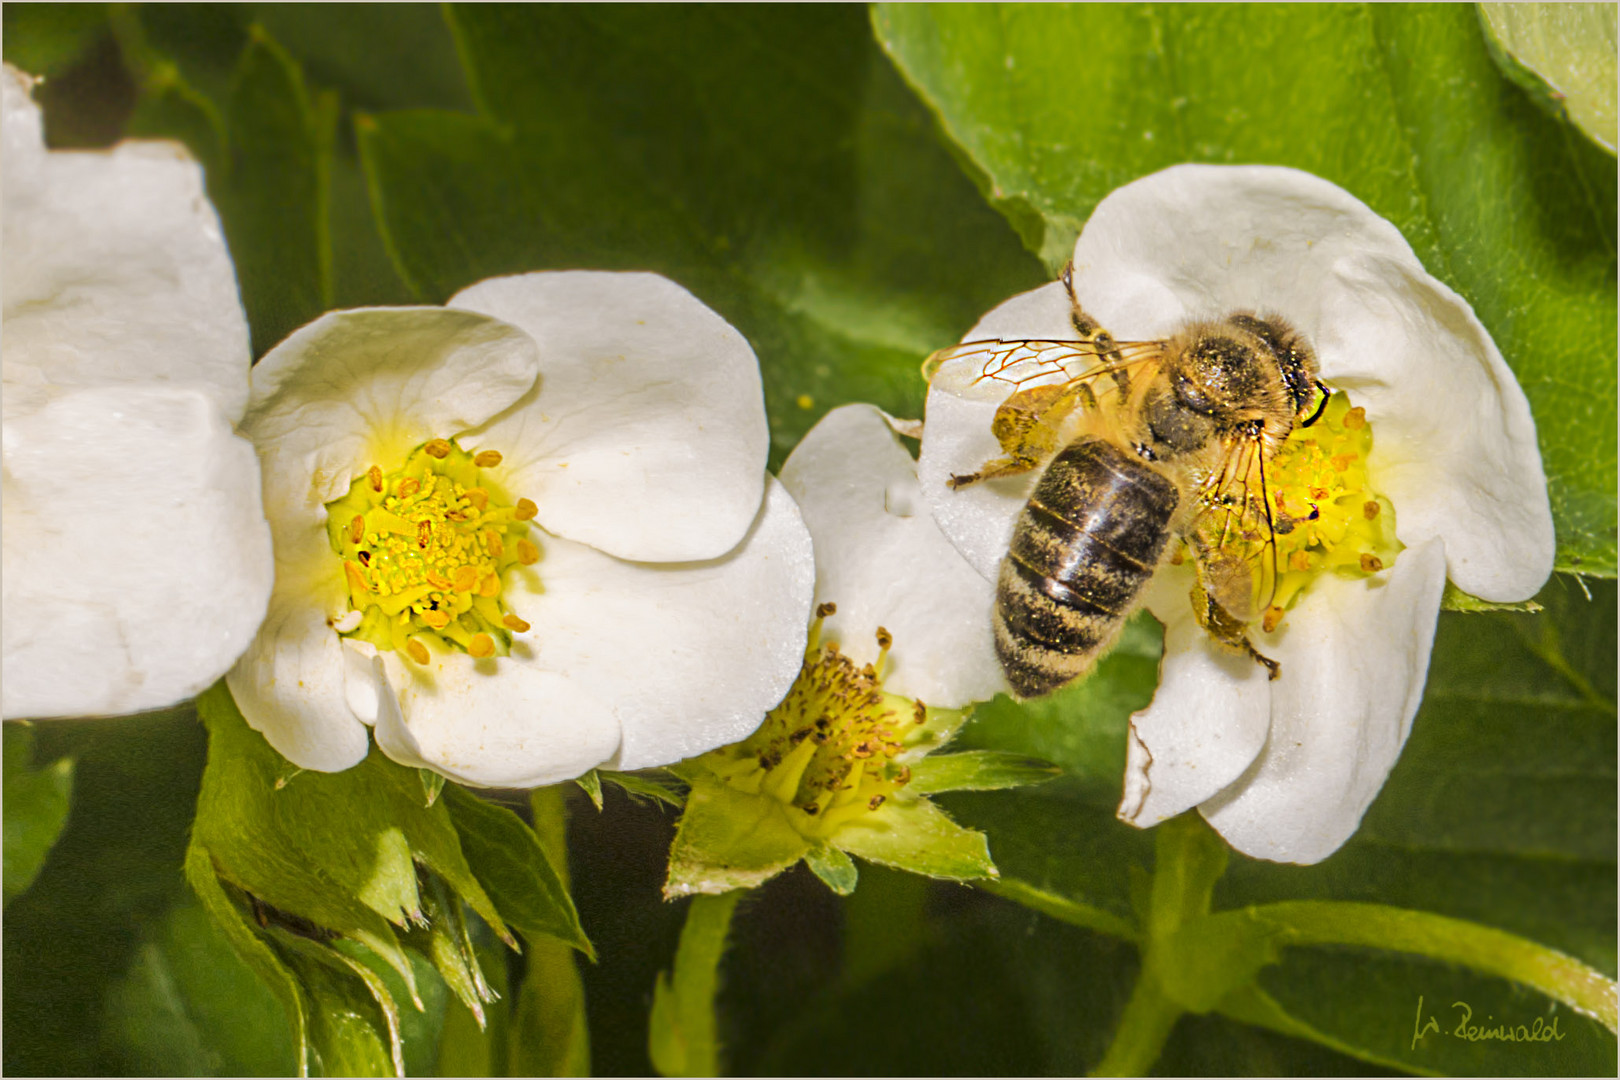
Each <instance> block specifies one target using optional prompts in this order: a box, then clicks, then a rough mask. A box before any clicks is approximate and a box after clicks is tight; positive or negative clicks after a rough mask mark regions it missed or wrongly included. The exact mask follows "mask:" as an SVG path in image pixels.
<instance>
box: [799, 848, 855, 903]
mask: <svg viewBox="0 0 1620 1080" xmlns="http://www.w3.org/2000/svg"><path fill="white" fill-rule="evenodd" d="M804 864H805V865H806V866H808V867H809V868H810V872H811V873H812V874H814V875H816V877H818V878H820V879H821V880H822V882H823V883H824V884H825V885H826V886H827V888H829V889H831V890H832V891H833V892H835V893H837V894H838V895H839V896H848V895H849V894H850V893H852V892H854V891H855V882H856V880H857V877H858V876H859V873H860V872H859V871H858V870H856V869H855V862H854V860H853V859H851V858H850V857H849V856H848V855H846V854H844V853H843V852H842V851H839V850H838V849H837V848H835V847H831V846H829V845H827V844H818V845H817V846H816V847H813V848H811V849H810V850H809V851H807V852H805V854H804Z"/></svg>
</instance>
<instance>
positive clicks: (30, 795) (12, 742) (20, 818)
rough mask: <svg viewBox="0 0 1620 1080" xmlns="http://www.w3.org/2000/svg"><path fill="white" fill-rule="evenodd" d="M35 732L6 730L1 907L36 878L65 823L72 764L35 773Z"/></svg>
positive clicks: (19, 726)
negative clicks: (2, 897) (3, 873)
mask: <svg viewBox="0 0 1620 1080" xmlns="http://www.w3.org/2000/svg"><path fill="white" fill-rule="evenodd" d="M33 754H34V730H33V728H32V727H31V726H30V725H28V724H24V723H17V722H14V723H8V724H6V726H5V830H6V835H5V903H6V904H8V905H9V904H10V903H11V900H12V898H13V897H15V896H20V895H22V893H23V892H25V891H26V890H27V888H28V886H30V885H32V884H33V883H34V878H36V877H38V876H39V871H40V868H41V867H43V866H44V865H45V856H46V855H48V854H50V850H51V846H52V845H54V844H55V843H56V838H57V837H58V836H59V835H61V832H62V826H63V825H65V824H67V816H68V797H69V795H70V794H71V793H72V791H73V761H72V759H71V758H65V757H64V758H60V759H58V760H57V761H53V762H52V763H51V764H49V765H46V766H44V767H43V768H38V769H36V768H34V764H33Z"/></svg>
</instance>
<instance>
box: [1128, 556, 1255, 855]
mask: <svg viewBox="0 0 1620 1080" xmlns="http://www.w3.org/2000/svg"><path fill="white" fill-rule="evenodd" d="M1192 583H1193V575H1192V573H1191V570H1190V568H1189V567H1169V566H1167V567H1164V568H1162V569H1161V570H1160V571H1159V574H1158V576H1157V577H1156V578H1155V579H1154V581H1153V583H1152V584H1151V585H1150V586H1149V590H1148V596H1147V606H1148V608H1149V610H1151V611H1152V612H1153V613H1154V615H1155V616H1156V617H1157V618H1158V619H1159V621H1160V622H1162V623H1164V658H1163V659H1162V660H1161V661H1160V663H1159V688H1158V690H1156V691H1155V692H1154V694H1153V703H1152V704H1151V705H1149V706H1148V707H1147V708H1146V709H1143V710H1142V711H1140V712H1138V713H1136V714H1135V715H1134V716H1132V717H1131V728H1130V733H1129V735H1128V736H1127V739H1126V744H1125V794H1124V797H1123V798H1122V799H1121V801H1120V807H1119V816H1120V819H1121V820H1123V821H1128V822H1130V823H1131V824H1132V825H1136V826H1138V827H1140V828H1144V829H1145V828H1147V827H1148V826H1150V825H1155V824H1157V823H1159V822H1161V821H1163V820H1165V819H1166V818H1172V817H1175V816H1176V815H1177V814H1179V813H1181V812H1182V811H1184V810H1190V809H1191V808H1192V807H1194V806H1197V805H1198V804H1199V803H1201V802H1203V801H1204V800H1205V799H1208V798H1210V797H1211V796H1213V795H1215V794H1216V793H1217V792H1219V791H1220V790H1221V789H1223V788H1225V787H1226V786H1227V785H1229V784H1231V783H1232V782H1233V781H1234V780H1236V779H1237V778H1238V777H1239V776H1241V775H1243V771H1244V770H1245V769H1247V768H1248V767H1249V764H1250V763H1251V762H1253V761H1254V759H1255V755H1257V754H1259V753H1260V748H1261V747H1262V746H1264V745H1265V741H1266V731H1267V729H1268V728H1269V727H1270V726H1271V684H1270V683H1269V682H1268V681H1267V677H1266V672H1265V670H1264V669H1263V668H1261V667H1260V665H1259V664H1257V663H1255V662H1254V660H1253V659H1252V658H1250V657H1248V656H1245V655H1240V654H1237V653H1235V652H1233V651H1232V650H1231V649H1227V648H1224V647H1222V646H1221V645H1219V644H1217V643H1216V641H1215V639H1214V638H1212V637H1210V635H1209V633H1208V631H1206V630H1205V629H1204V628H1203V627H1202V626H1199V625H1198V620H1197V619H1196V618H1194V617H1193V608H1192V602H1191V600H1190V599H1189V598H1188V591H1189V590H1190V589H1191V588H1192Z"/></svg>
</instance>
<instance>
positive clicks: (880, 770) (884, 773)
mask: <svg viewBox="0 0 1620 1080" xmlns="http://www.w3.org/2000/svg"><path fill="white" fill-rule="evenodd" d="M834 610H836V609H835V608H834V606H833V605H832V604H823V605H821V607H820V608H818V609H817V611H816V623H815V626H814V628H813V629H812V631H811V635H810V647H809V649H808V651H807V652H806V653H805V661H804V667H803V668H801V669H800V671H799V677H798V680H797V681H796V682H794V684H793V688H792V689H791V690H789V691H788V695H787V697H786V698H784V699H783V700H782V703H781V704H780V705H778V706H777V707H776V708H774V709H772V710H771V712H770V713H769V714H768V715H767V716H766V717H765V722H764V723H763V724H761V725H760V727H759V730H758V731H756V732H754V734H753V735H751V736H749V737H748V738H747V739H745V740H743V741H742V742H740V743H736V744H734V745H732V746H728V747H723V748H721V749H720V750H716V751H714V752H712V753H710V754H707V755H705V756H704V758H703V759H701V760H702V761H703V763H704V764H705V765H707V766H708V768H709V769H710V770H711V771H713V772H714V773H715V775H717V776H718V777H720V779H722V780H724V781H725V782H726V783H728V784H730V785H731V786H732V787H734V788H737V789H738V790H740V791H743V792H745V793H747V794H750V795H757V794H764V795H769V796H771V797H773V798H775V799H777V800H779V801H780V802H782V803H783V804H784V806H785V807H786V809H787V811H788V818H789V820H790V821H791V822H792V823H793V827H794V828H795V829H797V830H798V831H799V832H800V833H801V834H803V835H804V836H805V837H807V838H809V839H812V840H821V839H825V838H826V837H827V836H829V835H831V834H832V833H833V832H834V831H835V830H836V829H837V828H838V827H839V826H841V825H844V824H846V823H848V822H849V821H851V820H852V819H854V818H857V817H859V816H861V815H863V814H867V813H870V812H872V811H874V810H876V809H878V807H880V806H882V805H883V804H884V802H885V801H887V800H888V799H889V798H890V797H892V796H893V795H894V793H895V792H896V791H898V790H900V789H901V788H902V787H904V786H905V785H906V784H907V783H908V782H910V780H911V769H910V767H909V766H907V765H905V764H903V763H901V762H898V761H896V760H895V759H896V757H897V756H898V755H899V754H901V752H902V751H905V750H910V749H913V748H915V747H918V746H921V745H923V744H924V743H926V742H927V741H929V740H930V739H932V738H933V737H934V736H933V732H932V730H931V729H930V728H929V727H928V726H927V724H928V719H929V710H928V707H927V706H926V705H924V704H923V703H922V702H920V701H912V700H910V699H909V698H902V697H898V696H896V695H894V694H889V693H885V692H884V690H883V665H884V661H885V659H886V658H887V656H888V652H889V647H890V645H891V644H892V641H891V639H890V637H889V633H888V631H886V630H884V629H882V628H881V627H880V628H879V629H878V632H877V640H878V649H879V652H878V659H877V661H876V662H875V663H872V664H867V665H865V666H864V667H857V666H856V665H855V663H854V662H853V661H852V660H850V659H849V657H847V656H845V655H844V654H843V653H841V652H839V651H838V649H837V647H836V646H833V645H827V646H822V645H821V644H820V632H821V621H822V619H824V618H825V617H826V616H828V615H831V614H832V613H833V612H834Z"/></svg>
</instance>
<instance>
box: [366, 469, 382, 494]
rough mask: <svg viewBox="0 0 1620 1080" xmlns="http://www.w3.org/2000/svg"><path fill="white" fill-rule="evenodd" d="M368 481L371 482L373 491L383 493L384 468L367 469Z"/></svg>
mask: <svg viewBox="0 0 1620 1080" xmlns="http://www.w3.org/2000/svg"><path fill="white" fill-rule="evenodd" d="M366 479H367V480H370V481H371V490H372V491H381V490H382V489H383V482H382V467H381V466H378V465H373V466H372V467H371V468H369V469H367V470H366Z"/></svg>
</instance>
